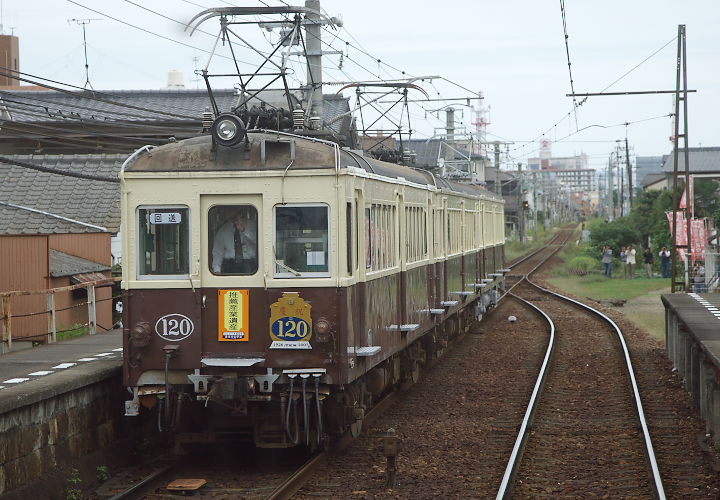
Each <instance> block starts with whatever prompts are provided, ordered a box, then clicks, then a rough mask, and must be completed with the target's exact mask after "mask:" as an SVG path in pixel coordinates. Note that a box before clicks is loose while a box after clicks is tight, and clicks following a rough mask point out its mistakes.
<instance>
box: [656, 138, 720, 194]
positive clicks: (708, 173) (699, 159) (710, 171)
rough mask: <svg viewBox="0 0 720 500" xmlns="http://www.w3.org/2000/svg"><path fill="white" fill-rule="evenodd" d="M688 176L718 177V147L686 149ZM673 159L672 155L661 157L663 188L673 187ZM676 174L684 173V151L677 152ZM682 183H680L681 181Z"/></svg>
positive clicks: (719, 160) (719, 152) (719, 163)
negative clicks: (663, 178)
mask: <svg viewBox="0 0 720 500" xmlns="http://www.w3.org/2000/svg"><path fill="white" fill-rule="evenodd" d="M688 157H689V161H690V174H691V175H692V176H693V177H695V178H701V177H708V178H718V177H720V147H717V146H716V147H698V148H688ZM674 168H675V158H674V155H673V154H672V153H670V154H667V155H664V156H663V164H662V173H663V174H664V175H665V183H666V184H665V188H666V189H669V188H671V187H672V185H673V175H674ZM678 173H682V174H684V173H685V149H680V150H679V151H678ZM681 182H682V181H681Z"/></svg>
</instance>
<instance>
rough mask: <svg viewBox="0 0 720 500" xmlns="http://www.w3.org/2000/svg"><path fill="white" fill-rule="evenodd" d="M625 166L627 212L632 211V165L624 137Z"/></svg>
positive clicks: (626, 140)
mask: <svg viewBox="0 0 720 500" xmlns="http://www.w3.org/2000/svg"><path fill="white" fill-rule="evenodd" d="M625 166H626V168H627V176H628V204H629V205H630V208H629V210H628V212H630V211H631V210H632V206H633V183H632V165H631V164H630V147H629V146H628V139H627V137H625Z"/></svg>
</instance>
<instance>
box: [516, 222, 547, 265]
mask: <svg viewBox="0 0 720 500" xmlns="http://www.w3.org/2000/svg"><path fill="white" fill-rule="evenodd" d="M558 230H559V229H558V228H555V227H553V228H551V229H549V230H546V229H545V228H544V227H542V226H541V227H540V230H539V233H538V239H537V240H534V239H533V237H532V235H528V238H527V239H526V241H525V243H520V241H519V240H507V242H506V243H505V260H506V261H508V262H509V261H511V260H513V259H516V258H517V257H520V256H521V255H525V254H526V253H528V252H530V251H531V250H535V249H536V248H538V247H540V246H542V245H544V244H545V243H547V241H548V240H550V238H552V237H553V236H554V235H555V233H557V232H558Z"/></svg>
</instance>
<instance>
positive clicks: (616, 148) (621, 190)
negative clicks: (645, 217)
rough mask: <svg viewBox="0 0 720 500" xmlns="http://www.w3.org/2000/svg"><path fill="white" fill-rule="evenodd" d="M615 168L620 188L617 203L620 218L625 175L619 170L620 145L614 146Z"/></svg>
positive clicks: (623, 198)
mask: <svg viewBox="0 0 720 500" xmlns="http://www.w3.org/2000/svg"><path fill="white" fill-rule="evenodd" d="M615 168H617V171H618V179H619V181H620V187H619V188H618V201H619V203H620V217H622V216H623V215H625V175H624V174H623V171H622V168H620V145H619V144H618V145H616V146H615Z"/></svg>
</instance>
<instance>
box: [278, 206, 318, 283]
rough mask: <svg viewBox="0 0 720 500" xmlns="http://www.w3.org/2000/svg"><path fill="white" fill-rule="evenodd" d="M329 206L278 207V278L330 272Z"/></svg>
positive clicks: (310, 275) (311, 275)
mask: <svg viewBox="0 0 720 500" xmlns="http://www.w3.org/2000/svg"><path fill="white" fill-rule="evenodd" d="M328 220H329V217H328V206H327V205H279V206H276V207H275V248H274V252H275V275H276V276H279V277H288V278H292V277H301V276H305V277H318V276H328V275H329V273H330V249H329V241H330V238H329V226H328Z"/></svg>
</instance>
